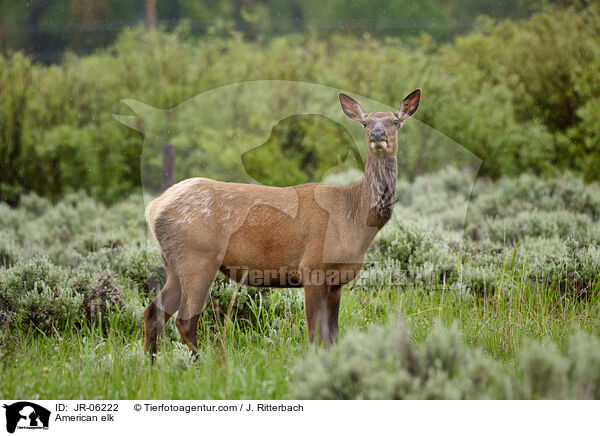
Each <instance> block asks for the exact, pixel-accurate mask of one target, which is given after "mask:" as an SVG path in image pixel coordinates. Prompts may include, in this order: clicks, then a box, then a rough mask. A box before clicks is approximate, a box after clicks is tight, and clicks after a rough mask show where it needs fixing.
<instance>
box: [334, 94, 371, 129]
mask: <svg viewBox="0 0 600 436" xmlns="http://www.w3.org/2000/svg"><path fill="white" fill-rule="evenodd" d="M338 98H339V99H340V104H341V105H342V110H343V111H344V113H345V114H346V116H347V117H348V118H350V119H351V120H354V121H357V122H359V123H362V121H363V120H364V119H365V111H363V108H361V107H360V105H359V104H358V102H357V101H356V100H354V99H353V98H350V97H348V96H347V95H346V94H343V93H341V92H340V93H339V94H338Z"/></svg>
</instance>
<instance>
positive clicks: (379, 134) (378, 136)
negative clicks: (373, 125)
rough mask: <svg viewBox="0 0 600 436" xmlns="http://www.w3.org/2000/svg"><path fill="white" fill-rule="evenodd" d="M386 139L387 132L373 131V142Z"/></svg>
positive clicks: (381, 130)
mask: <svg viewBox="0 0 600 436" xmlns="http://www.w3.org/2000/svg"><path fill="white" fill-rule="evenodd" d="M384 139H385V130H383V129H374V130H372V131H371V141H383V140H384Z"/></svg>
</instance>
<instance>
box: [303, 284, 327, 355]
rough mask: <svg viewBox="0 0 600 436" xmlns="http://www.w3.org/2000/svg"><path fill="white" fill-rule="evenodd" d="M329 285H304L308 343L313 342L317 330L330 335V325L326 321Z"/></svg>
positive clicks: (322, 335) (320, 333)
mask: <svg viewBox="0 0 600 436" xmlns="http://www.w3.org/2000/svg"><path fill="white" fill-rule="evenodd" d="M326 304H327V285H325V284H323V285H306V286H304V311H305V312H306V327H307V332H308V343H309V344H312V342H313V340H314V338H315V332H316V331H317V329H319V336H320V337H321V338H327V337H328V336H329V333H328V330H329V326H328V324H327V322H326V315H325V313H326Z"/></svg>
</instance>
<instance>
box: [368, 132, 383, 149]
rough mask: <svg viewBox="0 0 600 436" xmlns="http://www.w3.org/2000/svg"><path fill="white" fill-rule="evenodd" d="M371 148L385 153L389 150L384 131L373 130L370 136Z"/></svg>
mask: <svg viewBox="0 0 600 436" xmlns="http://www.w3.org/2000/svg"><path fill="white" fill-rule="evenodd" d="M369 146H370V147H371V149H372V150H373V151H378V152H385V151H387V148H388V140H387V134H386V133H385V130H383V129H373V130H372V131H371V134H370V135H369Z"/></svg>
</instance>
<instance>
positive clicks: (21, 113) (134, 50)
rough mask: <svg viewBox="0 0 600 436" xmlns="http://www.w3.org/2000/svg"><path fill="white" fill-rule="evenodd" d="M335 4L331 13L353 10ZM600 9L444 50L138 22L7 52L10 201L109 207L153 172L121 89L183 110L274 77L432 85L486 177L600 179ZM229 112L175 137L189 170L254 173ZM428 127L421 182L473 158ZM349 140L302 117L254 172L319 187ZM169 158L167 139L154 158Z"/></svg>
mask: <svg viewBox="0 0 600 436" xmlns="http://www.w3.org/2000/svg"><path fill="white" fill-rule="evenodd" d="M336 5H337V3H336ZM336 5H333V6H332V8H333V9H336V8H339V7H342V6H340V5H341V4H340V5H337V6H336ZM430 6H431V5H430ZM344 8H346V3H345V2H344ZM436 11H437V9H436ZM347 13H354V12H352V8H351V9H350V10H348V12H347ZM390 13H392V12H390ZM440 14H442V15H444V13H443V12H440ZM364 17H365V19H366V20H367V21H366V22H365V23H367V24H365V25H367V27H368V26H369V25H368V23H370V21H368V15H365V16H364ZM599 17H600V13H599V12H598V9H597V7H596V6H595V5H590V6H588V7H587V8H585V9H574V8H568V9H560V10H559V9H556V10H554V9H551V10H548V11H545V12H541V13H539V14H536V15H534V16H533V17H532V18H530V19H529V20H526V21H521V22H518V23H515V22H502V23H500V24H497V25H482V26H480V27H478V29H477V30H476V31H475V32H473V33H472V34H469V35H466V36H463V37H460V38H457V39H456V40H455V42H454V44H453V45H439V46H438V45H436V43H434V42H433V41H432V40H431V38H428V37H427V36H423V37H420V38H419V39H416V40H414V41H412V42H410V43H408V42H406V41H402V40H399V39H394V38H386V39H377V38H374V37H372V36H368V35H362V34H352V35H337V34H333V35H330V36H328V37H327V38H317V37H315V36H309V35H289V36H285V37H279V38H274V39H270V40H268V41H246V40H243V39H241V38H240V37H239V35H237V36H236V34H235V33H234V35H233V36H229V37H219V36H215V35H213V34H211V35H208V36H205V37H203V38H200V39H197V38H195V37H194V36H192V35H191V34H190V31H189V29H187V30H186V28H185V26H184V27H180V28H178V29H176V30H175V31H173V32H171V33H168V32H165V31H160V30H157V31H147V30H146V29H143V28H141V27H137V28H134V29H130V30H126V31H124V32H123V33H122V34H120V36H119V38H118V40H117V41H116V42H115V43H114V44H113V45H112V46H111V47H110V48H109V49H106V50H104V51H100V52H97V53H95V54H91V55H88V56H82V57H77V56H74V55H71V54H69V55H66V56H65V57H64V59H63V60H62V61H61V62H60V64H56V65H51V66H43V65H39V64H35V63H32V62H31V61H30V60H29V59H28V58H27V57H25V56H23V55H22V54H19V53H14V54H8V55H3V56H2V57H1V58H0V85H1V87H0V93H1V95H2V99H0V145H1V147H0V168H2V171H0V198H1V199H3V200H4V201H8V202H10V203H11V204H15V203H16V202H17V200H18V198H19V197H20V196H21V195H22V194H23V193H26V192H31V191H33V192H37V193H38V194H40V195H43V196H49V197H51V198H52V199H57V198H60V197H62V196H64V194H65V193H69V192H72V191H77V190H81V189H83V190H85V191H86V192H87V193H89V194H91V195H92V196H94V197H95V198H98V199H100V200H101V201H104V202H109V201H115V200H116V199H119V198H122V197H123V196H126V195H128V194H131V193H133V192H134V191H135V189H137V188H136V187H138V186H139V185H140V183H139V182H140V170H141V169H142V170H144V171H146V170H147V168H144V167H142V168H140V166H139V165H140V151H141V144H142V138H141V137H140V135H139V134H138V133H137V132H134V131H132V130H130V129H127V128H126V127H124V126H121V125H119V124H118V122H117V121H116V120H115V119H114V118H113V117H112V114H113V113H122V111H123V107H122V106H120V105H119V102H120V101H121V100H122V99H124V98H133V99H137V100H139V101H143V102H144V103H146V104H147V105H150V106H152V107H158V108H160V109H168V108H171V107H174V106H176V105H178V104H180V103H182V102H184V101H186V100H187V99H189V98H191V97H193V96H195V95H198V94H200V93H202V92H204V91H208V90H213V89H216V88H218V87H219V86H223V85H228V84H232V83H238V82H241V81H249V80H265V79H266V80H269V79H274V80H292V81H301V82H308V83H317V84H322V85H327V86H331V87H333V88H338V89H345V90H349V91H352V92H355V93H357V94H359V95H364V96H368V97H369V98H372V99H374V100H376V101H381V102H383V103H387V104H391V105H393V106H396V105H398V104H399V102H400V101H401V100H402V98H403V97H404V96H405V95H406V93H407V92H409V91H410V90H412V89H413V88H416V87H420V88H422V89H423V101H422V104H421V107H420V109H419V112H418V113H417V118H418V119H419V120H421V121H423V122H425V123H427V125H429V126H432V127H433V128H434V129H436V130H437V131H438V132H441V133H443V134H444V135H447V136H448V137H449V138H452V140H454V141H455V142H456V143H458V144H460V146H462V147H464V148H465V149H467V150H469V151H471V152H473V153H475V154H476V155H477V156H479V157H480V158H482V159H483V160H484V164H483V167H482V171H481V173H482V174H486V175H489V176H492V177H500V176H502V175H508V176H518V175H520V174H522V173H523V172H533V173H536V174H538V175H543V176H544V177H549V176H554V175H555V173H556V171H557V170H572V171H573V172H575V173H579V174H583V175H584V178H585V179H586V180H588V181H589V180H595V179H597V177H598V172H597V171H596V168H597V167H598V164H599V162H598V159H599V157H600V155H599V154H598V152H597V150H596V149H597V147H596V144H597V142H598V135H599V132H600V130H599V128H598V122H597V120H598V119H599V117H598V116H597V115H598V108H599V107H600V105H599V104H598V100H599V98H600V94H598V89H597V86H596V84H597V83H598V82H599V79H600V77H599V76H598V74H599V73H598V72H599V71H600V68H598V65H599V62H600V61H599V59H600V48H599V45H598V41H599V40H600V38H599V37H598V36H599V35H598V28H600V26H599V25H598V22H599ZM384 33H385V32H384ZM407 66H409V67H407ZM297 97H298V98H301V97H302V96H297ZM285 99H289V95H287V94H285V93H283V94H277V92H275V93H274V95H273V96H272V98H271V100H270V101H271V102H272V103H273V104H272V105H271V107H261V106H260V105H256V107H255V108H254V110H255V113H252V114H244V116H243V117H240V119H239V123H240V125H241V126H244V128H245V127H246V126H248V129H247V131H248V134H249V135H250V137H251V134H252V128H253V127H255V126H256V122H257V120H261V119H262V117H264V115H265V114H266V113H270V112H269V111H270V110H273V108H277V107H279V105H280V104H281V102H282V101H285ZM223 104H226V105H227V108H228V109H231V107H233V106H235V104H234V102H225V103H223ZM331 104H332V105H335V104H336V102H334V101H332V102H331ZM230 106H231V107H230ZM233 109H235V108H233ZM366 109H367V110H373V109H371V108H366ZM219 113H220V112H219V111H214V113H212V112H211V113H203V114H198V113H194V114H193V116H192V115H189V114H188V115H187V116H186V117H184V118H183V119H182V120H181V122H180V124H179V125H178V126H177V129H173V130H171V131H170V132H169V134H167V135H166V136H164V135H163V136H161V137H160V140H161V141H165V142H170V143H173V144H175V145H176V146H177V147H178V151H179V153H178V158H177V177H178V178H179V179H183V178H187V177H190V176H196V175H199V171H200V172H201V175H204V176H209V177H213V178H218V179H222V180H236V181H244V180H249V177H248V174H247V172H244V171H241V170H240V168H238V167H239V160H240V152H239V150H240V147H241V146H242V145H243V144H237V143H236V141H235V137H234V136H233V132H234V129H233V127H234V126H230V127H231V128H230V129H227V131H225V132H224V131H221V130H219V131H215V130H211V129H210V122H209V121H210V117H219ZM199 116H200V117H202V121H203V123H198V117H199ZM207 123H208V124H207ZM199 125H200V126H201V127H202V129H201V130H198V128H199V127H198V126H199ZM206 126H209V127H206ZM416 126H417V124H415V123H414V122H413V123H412V124H411V123H408V124H407V126H406V127H405V128H404V129H403V131H402V135H401V144H400V152H399V153H400V154H399V165H400V172H401V174H403V175H404V176H406V177H407V178H409V179H414V178H416V177H417V176H419V175H423V174H426V173H428V172H431V171H435V170H438V169H440V168H442V167H444V166H446V165H448V164H453V165H458V164H462V163H464V156H463V154H461V153H462V152H461V153H459V152H457V149H456V147H455V148H452V147H444V146H442V145H448V144H450V143H451V142H452V141H450V139H447V140H446V142H447V143H445V144H440V142H439V141H437V140H432V137H431V133H432V132H433V133H435V131H433V130H432V131H431V132H429V133H428V131H427V129H425V126H421V127H422V128H420V129H417V127H416ZM344 132H345V133H344ZM345 134H346V136H347V132H346V131H345V129H341V128H340V126H339V125H336V123H333V122H321V121H320V120H319V119H317V118H315V117H304V116H299V117H294V119H291V120H287V121H286V122H285V123H281V125H280V126H278V127H277V128H276V129H274V131H273V136H272V137H271V138H270V139H269V143H268V144H267V147H266V148H265V149H264V150H263V151H262V152H261V151H255V155H254V158H252V156H248V157H247V158H248V164H249V168H250V171H249V173H250V175H252V174H255V175H256V176H257V179H260V180H263V181H265V182H267V183H273V184H278V185H285V184H292V183H297V182H307V181H319V179H320V177H321V176H322V175H323V174H324V172H325V171H326V170H327V169H328V168H329V167H330V165H331V163H332V162H337V158H338V157H342V158H343V157H345V156H346V154H347V153H346V152H345V150H344V147H345V146H346V145H347V143H348V139H347V137H346V136H345ZM228 135H229V136H228ZM149 137H151V135H150V136H148V135H147V138H149ZM222 141H225V143H226V144H227V146H225V147H224V146H223V145H222ZM161 144H162V142H161ZM323 144H325V145H323ZM148 145H149V144H146V146H148ZM157 145H160V144H157ZM358 145H359V147H362V146H364V144H363V143H360V144H358ZM457 147H458V146H457ZM340 149H342V153H340V152H339V150H340ZM458 149H459V150H461V149H460V147H459V148H458ZM463 151H464V150H463ZM160 162H161V155H160V147H158V146H157V147H156V152H154V154H153V155H152V156H150V160H149V163H148V165H150V166H149V168H150V169H156V168H159V167H160ZM191 162H201V163H202V165H201V166H202V167H201V168H198V166H197V165H196V164H194V165H192V164H191ZM151 174H155V173H154V172H151ZM156 174H157V173H156ZM156 183H159V182H158V181H157V182H156ZM594 207H596V206H594ZM596 213H598V211H596ZM449 219H451V218H450V217H449Z"/></svg>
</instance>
